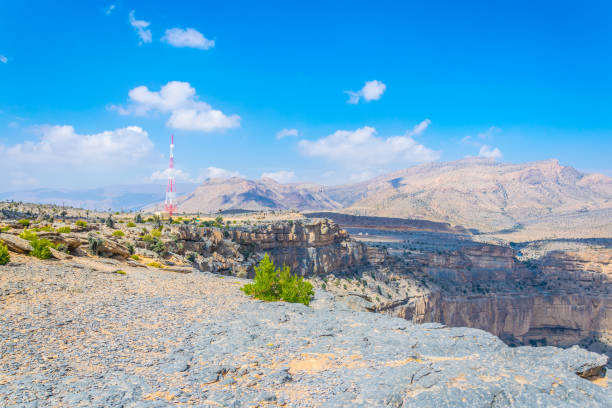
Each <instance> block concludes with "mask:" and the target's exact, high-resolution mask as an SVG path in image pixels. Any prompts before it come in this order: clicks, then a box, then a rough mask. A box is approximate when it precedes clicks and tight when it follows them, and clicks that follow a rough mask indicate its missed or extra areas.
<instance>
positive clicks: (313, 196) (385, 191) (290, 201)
mask: <svg viewBox="0 0 612 408" xmlns="http://www.w3.org/2000/svg"><path fill="white" fill-rule="evenodd" d="M178 190H179V192H180V191H189V193H187V194H185V195H182V196H179V197H178V199H177V202H178V206H179V211H181V212H188V213H196V212H200V213H216V212H218V211H226V210H238V209H240V210H252V211H267V210H275V211H276V210H291V209H295V210H299V211H335V212H340V213H345V214H351V215H361V216H378V217H397V218H411V219H423V220H430V221H437V222H445V223H449V224H451V225H459V226H463V227H466V228H472V229H477V230H479V231H481V232H489V233H492V232H506V233H516V232H517V231H520V230H521V229H525V228H528V227H529V226H530V225H544V224H546V226H547V228H548V230H547V231H549V232H550V234H553V235H554V233H555V231H558V230H566V231H568V233H570V232H571V231H572V229H574V228H576V227H582V226H588V228H589V229H591V230H594V229H598V230H600V231H599V232H598V233H597V234H595V235H597V236H612V178H610V177H608V176H605V175H603V174H596V173H591V174H589V173H583V172H580V171H578V170H576V169H574V168H573V167H570V166H563V165H561V164H559V162H558V161H557V160H544V161H538V162H531V163H521V164H511V163H499V162H496V161H494V160H492V159H485V158H468V159H463V160H458V161H452V162H432V163H427V164H422V165H418V166H413V167H409V168H406V169H404V170H400V171H396V172H393V173H389V174H385V175H382V176H379V177H376V178H373V179H371V180H367V181H364V182H360V183H356V184H346V185H339V186H332V187H325V186H321V185H318V184H313V183H294V184H280V183H278V182H276V181H274V180H272V179H270V178H262V179H259V180H247V179H244V178H239V177H232V178H225V179H223V178H211V179H207V180H205V181H204V182H203V183H201V184H200V185H196V184H183V185H179V189H178ZM163 198H164V188H163V186H160V185H148V184H147V185H132V186H118V187H115V188H106V189H90V190H52V189H39V190H30V191H27V192H20V193H3V194H2V193H0V199H3V200H7V199H12V200H21V201H32V202H43V203H49V202H52V203H65V204H66V205H71V206H76V207H84V208H90V209H93V208H98V209H105V208H112V209H143V208H144V209H145V210H150V211H155V210H161V209H162V200H163ZM547 233H548V232H547Z"/></svg>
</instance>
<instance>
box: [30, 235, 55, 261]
mask: <svg viewBox="0 0 612 408" xmlns="http://www.w3.org/2000/svg"><path fill="white" fill-rule="evenodd" d="M30 244H31V245H32V251H31V252H30V255H32V256H35V257H36V258H38V259H49V258H51V250H50V249H49V247H52V246H53V244H52V243H51V242H49V240H47V239H44V238H42V239H35V240H33V241H31V242H30Z"/></svg>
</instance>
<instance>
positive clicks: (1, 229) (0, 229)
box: [0, 227, 11, 232]
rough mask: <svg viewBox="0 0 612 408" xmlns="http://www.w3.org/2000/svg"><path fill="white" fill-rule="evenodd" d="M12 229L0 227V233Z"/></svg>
mask: <svg viewBox="0 0 612 408" xmlns="http://www.w3.org/2000/svg"><path fill="white" fill-rule="evenodd" d="M10 229H11V227H0V232H6V231H8V230H10Z"/></svg>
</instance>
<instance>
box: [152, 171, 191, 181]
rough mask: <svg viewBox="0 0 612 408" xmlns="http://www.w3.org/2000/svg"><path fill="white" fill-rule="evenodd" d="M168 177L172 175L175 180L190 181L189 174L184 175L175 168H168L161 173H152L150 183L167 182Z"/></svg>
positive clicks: (184, 173)
mask: <svg viewBox="0 0 612 408" xmlns="http://www.w3.org/2000/svg"><path fill="white" fill-rule="evenodd" d="M170 175H173V176H174V179H175V180H179V181H192V180H191V178H190V177H189V173H186V172H184V171H183V170H181V169H177V168H173V169H169V168H168V169H165V170H163V171H155V172H153V174H151V177H150V180H151V181H158V180H168V177H169V176H170Z"/></svg>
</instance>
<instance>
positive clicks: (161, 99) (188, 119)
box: [111, 81, 240, 132]
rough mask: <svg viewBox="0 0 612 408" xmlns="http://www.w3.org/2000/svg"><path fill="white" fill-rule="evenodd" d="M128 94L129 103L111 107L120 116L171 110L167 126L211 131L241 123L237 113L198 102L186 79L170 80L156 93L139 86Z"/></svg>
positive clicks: (168, 111) (237, 125)
mask: <svg viewBox="0 0 612 408" xmlns="http://www.w3.org/2000/svg"><path fill="white" fill-rule="evenodd" d="M128 95H129V100H130V102H129V104H128V106H127V107H126V108H124V107H121V106H119V107H117V106H112V107H111V108H112V109H116V110H118V111H119V113H120V114H123V115H128V114H135V115H146V114H148V113H149V112H152V111H157V112H161V113H170V118H168V120H167V121H166V126H168V127H170V128H173V129H182V130H191V131H202V132H212V131H215V130H223V129H229V128H235V127H239V126H240V116H238V115H226V114H224V113H223V112H221V111H220V110H216V109H213V108H212V107H211V106H210V105H209V104H207V103H206V102H202V101H200V100H199V99H198V96H197V95H196V91H195V89H194V88H193V87H192V86H191V84H189V83H188V82H179V81H171V82H168V83H167V84H166V85H164V86H162V87H161V89H160V90H159V91H157V92H154V91H150V90H149V88H147V87H146V86H138V87H136V88H134V89H132V90H130V91H129V93H128Z"/></svg>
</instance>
